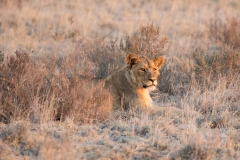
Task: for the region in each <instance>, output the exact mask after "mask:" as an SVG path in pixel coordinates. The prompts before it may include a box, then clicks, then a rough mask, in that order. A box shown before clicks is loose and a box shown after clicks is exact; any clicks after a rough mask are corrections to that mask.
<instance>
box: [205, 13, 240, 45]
mask: <svg viewBox="0 0 240 160" xmlns="http://www.w3.org/2000/svg"><path fill="white" fill-rule="evenodd" d="M209 38H210V40H212V41H213V42H214V43H216V44H217V45H219V47H221V48H223V49H224V48H226V47H227V48H229V47H230V48H231V49H237V48H240V25H239V21H238V20H237V18H235V17H227V18H226V20H225V22H224V21H223V20H221V19H220V18H215V19H214V20H211V22H210V23H209Z"/></svg>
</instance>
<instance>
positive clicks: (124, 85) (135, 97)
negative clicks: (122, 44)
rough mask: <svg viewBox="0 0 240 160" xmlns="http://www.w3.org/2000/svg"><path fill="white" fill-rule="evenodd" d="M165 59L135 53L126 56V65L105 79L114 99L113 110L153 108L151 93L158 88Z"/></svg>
mask: <svg viewBox="0 0 240 160" xmlns="http://www.w3.org/2000/svg"><path fill="white" fill-rule="evenodd" d="M163 63H164V58H163V57H161V56H160V57H157V58H155V59H154V60H151V59H149V58H146V57H144V56H138V55H136V54H134V53H131V54H128V55H127V56H126V65H125V66H124V67H122V68H120V69H118V70H116V71H114V72H113V73H111V74H110V75H109V76H107V77H106V79H105V86H106V87H107V88H109V89H110V91H111V93H112V97H113V110H121V109H124V110H128V109H129V108H131V107H135V106H139V107H142V108H152V107H153V106H154V105H153V101H152V99H151V97H150V94H149V91H151V90H154V89H155V88H156V86H157V78H158V76H159V74H160V73H159V70H160V68H161V67H162V65H163Z"/></svg>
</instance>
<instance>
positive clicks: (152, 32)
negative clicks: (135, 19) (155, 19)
mask: <svg viewBox="0 0 240 160" xmlns="http://www.w3.org/2000/svg"><path fill="white" fill-rule="evenodd" d="M167 43H168V39H167V38H166V37H162V38H160V29H159V27H157V26H155V25H154V24H150V25H149V24H148V25H146V26H141V27H140V29H139V32H137V33H136V34H135V35H134V36H133V37H130V36H128V35H126V37H125V39H124V41H122V40H121V42H120V49H121V50H123V51H125V52H126V53H135V54H139V55H145V56H147V57H149V58H156V57H157V56H159V55H163V52H164V49H165V46H166V44H167Z"/></svg>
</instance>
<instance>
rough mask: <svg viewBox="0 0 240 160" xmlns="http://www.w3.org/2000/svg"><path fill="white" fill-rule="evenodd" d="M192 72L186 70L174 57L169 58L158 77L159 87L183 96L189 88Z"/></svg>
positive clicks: (163, 90) (171, 93)
mask: <svg viewBox="0 0 240 160" xmlns="http://www.w3.org/2000/svg"><path fill="white" fill-rule="evenodd" d="M190 78H191V73H188V72H184V71H183V69H182V68H181V66H180V64H179V63H178V62H176V61H175V60H174V59H167V60H166V61H165V64H164V65H163V67H162V69H161V74H160V76H159V78H158V88H159V90H160V91H162V92H164V93H168V95H173V96H180V97H181V96H183V95H185V94H186V92H187V91H188V90H189V87H190Z"/></svg>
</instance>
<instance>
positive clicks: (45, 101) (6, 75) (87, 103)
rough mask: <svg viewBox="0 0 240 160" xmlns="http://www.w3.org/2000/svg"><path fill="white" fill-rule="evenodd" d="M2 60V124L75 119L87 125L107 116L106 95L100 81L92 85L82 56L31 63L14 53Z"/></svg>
mask: <svg viewBox="0 0 240 160" xmlns="http://www.w3.org/2000/svg"><path fill="white" fill-rule="evenodd" d="M2 55H3V54H2ZM5 59H6V60H4V62H2V64H1V68H0V87H1V92H0V96H1V104H0V114H1V121H4V122H9V121H10V120H15V119H26V118H28V117H29V118H30V120H31V121H33V122H39V121H48V120H54V119H58V120H59V119H60V118H61V120H63V119H64V118H66V117H74V119H75V121H76V122H79V123H87V122H91V121H93V120H95V121H98V120H104V119H106V118H107V117H108V114H109V112H110V103H109V93H108V92H107V91H105V90H103V82H97V83H95V84H92V83H93V80H92V77H93V76H94V75H93V73H91V72H90V69H89V68H88V66H84V65H86V64H82V63H81V62H82V57H81V56H78V55H69V56H64V57H58V56H52V57H47V56H46V57H43V58H41V59H40V58H39V59H36V60H35V61H33V60H30V58H29V55H28V54H27V53H24V52H22V51H17V52H16V53H15V55H13V56H10V57H6V58H5Z"/></svg>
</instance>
